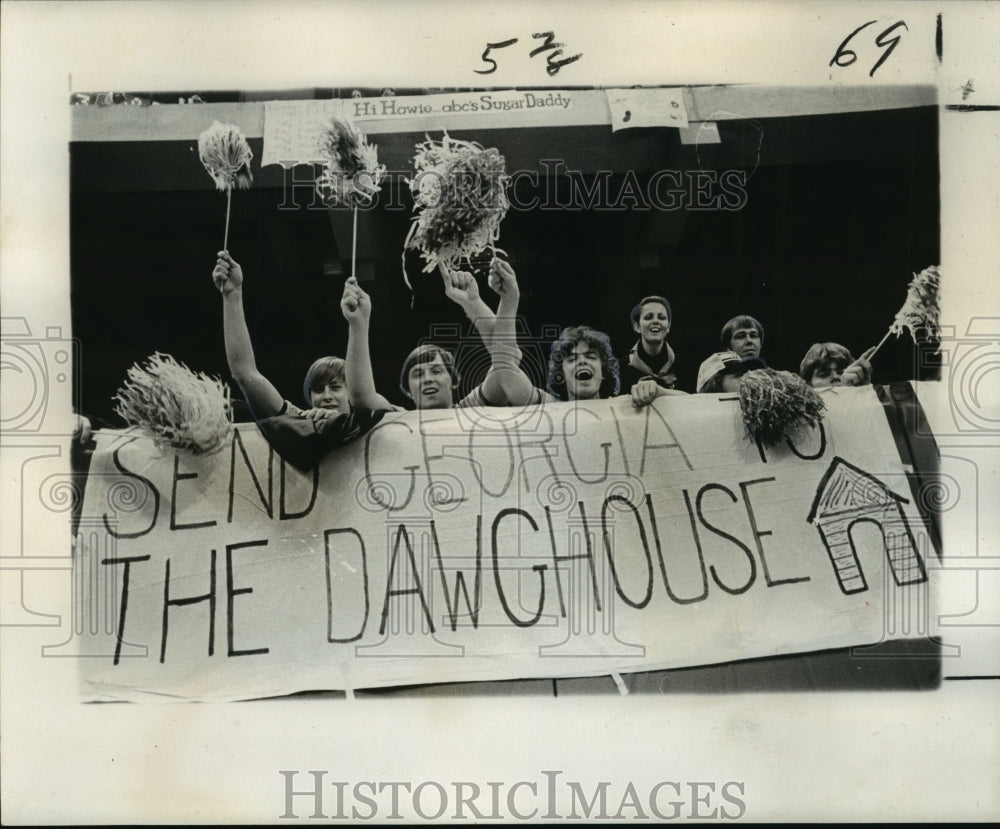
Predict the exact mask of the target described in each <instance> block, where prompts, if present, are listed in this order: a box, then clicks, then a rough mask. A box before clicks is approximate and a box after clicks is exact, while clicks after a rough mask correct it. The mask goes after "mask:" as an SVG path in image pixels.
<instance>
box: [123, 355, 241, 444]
mask: <svg viewBox="0 0 1000 829" xmlns="http://www.w3.org/2000/svg"><path fill="white" fill-rule="evenodd" d="M114 399H115V402H116V404H117V405H116V406H115V412H116V413H117V414H119V415H120V416H121V417H122V418H123V419H124V420H125V422H126V423H128V424H129V425H130V426H136V427H138V428H139V429H140V430H141V431H143V432H144V433H145V434H146V435H148V436H149V437H150V438H151V439H152V441H153V443H155V444H156V445H157V447H159V448H160V449H161V450H167V449H179V450H181V451H183V452H189V453H190V454H192V455H206V454H210V453H212V452H217V451H219V450H220V449H222V448H224V447H225V446H227V445H228V444H229V441H230V439H231V437H232V433H233V423H232V408H231V404H230V400H229V387H228V386H226V385H225V384H224V383H223V382H222V381H221V380H219V379H218V378H215V377H209V376H208V375H206V374H203V373H195V372H193V371H191V369H189V368H188V367H187V366H185V365H184V364H183V363H178V362H177V361H176V360H175V359H174V358H173V357H171V356H170V355H169V354H161V353H160V352H156V353H154V354H153V355H152V356H150V357H148V358H147V359H146V361H145V364H144V365H140V364H138V363H136V364H133V365H132V367H131V368H130V369H129V370H128V374H127V379H126V381H125V383H124V385H123V386H122V387H121V388H120V389H119V390H118V393H117V394H116V395H115V398H114Z"/></svg>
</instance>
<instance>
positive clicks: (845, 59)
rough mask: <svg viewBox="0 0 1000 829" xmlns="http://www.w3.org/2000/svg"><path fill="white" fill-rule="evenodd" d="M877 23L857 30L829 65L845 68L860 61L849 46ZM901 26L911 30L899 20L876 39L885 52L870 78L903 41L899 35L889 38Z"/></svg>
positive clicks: (839, 49)
mask: <svg viewBox="0 0 1000 829" xmlns="http://www.w3.org/2000/svg"><path fill="white" fill-rule="evenodd" d="M875 22H877V21H875V20H869V21H868V22H867V23H863V24H862V25H860V26H858V28H856V29H855V30H854V31H853V32H851V33H850V34H849V35H848V36H847V37H845V38H844V41H843V43H841V44H840V46H838V47H837V51H836V53H835V54H834V56H833V58H832V59H831V60H830V64H829V65H830V66H834V65H836V66H840V67H845V66H850V65H851V64H852V63H854V62H855V61H856V60H857V59H858V55H857V53H856V52H855V51H854V50H853V49H848V48H847V44H848V43H850V42H851V38H852V37H854V36H855V35H856V34H857V33H858V32H860V31H861V30H862V29H864V28H866V27H867V26H871V25H872V23H875ZM900 26H902V27H903V28H904V29H906V30H907V31H909V30H910V29H909V27H908V26H907V25H906V23H904V22H903V21H902V20H899V21H897V22H895V23H893V24H892V25H891V26H890V27H889V28H888V29H886V30H885V31H884V32H882V33H881V34H879V35H878V36H877V37H876V38H875V45H876V46H878V47H879V48H880V49H884V50H885V51H884V52H883V53H882V57H880V58H879V59H878V61H877V62H876V63H875V65H874V66H873V67H872V68H871V71H870V72H869V73H868V77H869V78H871V77H873V76H874V75H875V72H876V71H877V70H878V68H879V67H880V66H881V65H882V64H883V63H885V62H886V60H888V58H889V55H891V54H892V50H893V49H895V48H896V46H897V44H898V43H899V41H900V40H901V39H902V35H901V34H900V35H897V36H896V37H889V35H891V34H892V33H893V32H894V31H896V29H898V28H899V27H900Z"/></svg>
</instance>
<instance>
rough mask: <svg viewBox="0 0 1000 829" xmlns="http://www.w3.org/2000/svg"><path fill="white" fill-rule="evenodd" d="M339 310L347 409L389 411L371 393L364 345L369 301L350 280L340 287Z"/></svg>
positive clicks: (371, 379) (369, 362)
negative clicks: (343, 323) (344, 338)
mask: <svg viewBox="0 0 1000 829" xmlns="http://www.w3.org/2000/svg"><path fill="white" fill-rule="evenodd" d="M340 310H341V312H342V313H343V314H344V319H346V320H347V357H346V358H345V361H344V362H345V363H346V365H345V367H344V373H345V375H346V378H347V391H348V393H349V394H350V398H351V405H352V406H355V407H357V408H360V409H369V410H371V411H373V412H379V411H384V410H393V409H395V408H396V407H395V406H393V405H392V403H390V402H389V401H388V400H386V399H385V398H384V397H383V396H382V395H381V394H379V393H378V391H377V390H376V389H375V376H374V374H373V373H372V357H371V350H370V348H369V345H368V323H369V319H370V317H371V313H372V301H371V297H369V296H368V294H366V293H365V292H364V291H363V290H362V289H361V286H360V285H358V281H357V279H355V278H354V277H353V276H352V277H350V278H349V279H348V280H347V281H346V282H345V283H344V294H343V296H342V297H341V300H340Z"/></svg>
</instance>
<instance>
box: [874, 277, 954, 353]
mask: <svg viewBox="0 0 1000 829" xmlns="http://www.w3.org/2000/svg"><path fill="white" fill-rule="evenodd" d="M917 329H923V331H924V333H925V335H926V337H927V339H928V340H935V341H939V340H940V339H941V271H940V268H938V266H937V265H931V266H930V267H928V268H924V269H923V270H922V271H921V272H920V273H918V274H914V276H913V279H912V280H911V281H910V287H909V288H908V289H907V291H906V301H905V302H904V303H903V307H902V308H900V309H899V312H898V313H897V314H896V318H895V319H894V320H893V322H892V325H890V326H889V330H888V331H887V332H886V333H885V336H884V337H882V339H881V340H880V341H879V344H878V345H877V346H875V350H874V351H872V353H871V354H870V355H869V357H868V359H869V360H871V358H872V357H874V356H875V352H876V351H878V350H879V349H880V348H881V347H882V345H883V344H884V343H885V341H886V340H888V339H889V337H890V336H891V335H892V334H895V335H896V336H897V337H900V336H902V334H903V332H904V331H909V332H910V336H911V337H912V338H913V340H914V342H916V339H917Z"/></svg>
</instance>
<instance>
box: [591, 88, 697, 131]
mask: <svg viewBox="0 0 1000 829" xmlns="http://www.w3.org/2000/svg"><path fill="white" fill-rule="evenodd" d="M605 94H606V95H607V97H608V109H610V110H611V130H612V131H613V132H617V131H618V130H623V129H628V128H629V127H677V128H678V129H684V130H686V129H687V128H688V115H687V107H686V106H685V104H684V90H683V89H680V88H677V89H608V90H605Z"/></svg>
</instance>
